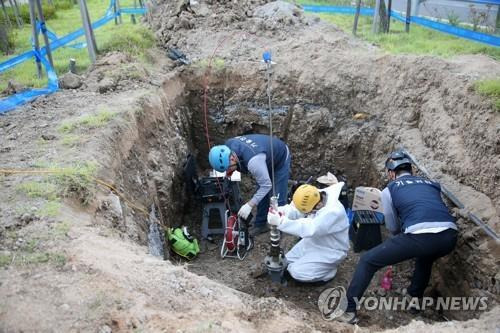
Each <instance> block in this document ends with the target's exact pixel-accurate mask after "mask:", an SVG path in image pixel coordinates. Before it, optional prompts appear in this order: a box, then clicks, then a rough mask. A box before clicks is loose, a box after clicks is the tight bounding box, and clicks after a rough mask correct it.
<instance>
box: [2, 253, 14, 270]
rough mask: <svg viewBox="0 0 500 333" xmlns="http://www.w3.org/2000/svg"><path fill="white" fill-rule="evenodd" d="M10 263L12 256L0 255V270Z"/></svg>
mask: <svg viewBox="0 0 500 333" xmlns="http://www.w3.org/2000/svg"><path fill="white" fill-rule="evenodd" d="M11 262H12V255H10V254H3V253H0V268H2V267H7V266H9V265H10V263H11Z"/></svg>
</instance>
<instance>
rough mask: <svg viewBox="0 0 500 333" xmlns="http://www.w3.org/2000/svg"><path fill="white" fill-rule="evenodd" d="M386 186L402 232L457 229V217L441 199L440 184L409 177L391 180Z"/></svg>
mask: <svg viewBox="0 0 500 333" xmlns="http://www.w3.org/2000/svg"><path fill="white" fill-rule="evenodd" d="M387 187H388V189H389V192H390V194H391V199H392V204H393V206H394V208H395V210H396V211H397V213H398V216H399V219H400V221H401V230H402V231H403V232H405V233H411V232H413V231H416V230H420V229H424V228H429V227H454V222H455V218H454V217H453V216H451V215H450V213H449V212H448V208H447V207H446V205H445V204H444V202H443V200H442V199H441V186H440V185H439V183H436V182H434V181H431V180H428V179H425V178H421V177H417V176H413V175H409V174H407V175H403V176H400V177H398V178H396V179H395V180H393V181H391V182H390V183H389V184H388V185H387Z"/></svg>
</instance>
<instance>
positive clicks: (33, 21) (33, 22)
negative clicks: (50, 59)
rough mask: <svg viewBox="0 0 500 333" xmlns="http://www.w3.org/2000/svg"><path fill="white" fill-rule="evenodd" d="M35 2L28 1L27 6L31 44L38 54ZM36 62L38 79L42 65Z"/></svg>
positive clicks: (38, 61)
mask: <svg viewBox="0 0 500 333" xmlns="http://www.w3.org/2000/svg"><path fill="white" fill-rule="evenodd" d="M34 1H35V0H29V2H28V5H29V8H30V22H31V34H32V36H33V43H34V44H35V45H34V47H35V51H36V52H38V53H39V52H40V41H39V40H38V31H37V29H36V22H37V21H36V13H35V3H34ZM35 62H36V70H37V73H38V78H39V79H40V78H41V77H42V64H41V63H40V59H39V58H38V57H35Z"/></svg>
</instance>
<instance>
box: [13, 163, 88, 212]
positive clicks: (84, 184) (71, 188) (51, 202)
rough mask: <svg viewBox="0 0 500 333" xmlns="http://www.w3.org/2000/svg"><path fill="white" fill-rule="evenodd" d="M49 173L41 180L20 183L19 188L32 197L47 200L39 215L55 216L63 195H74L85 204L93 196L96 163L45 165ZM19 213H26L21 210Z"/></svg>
mask: <svg viewBox="0 0 500 333" xmlns="http://www.w3.org/2000/svg"><path fill="white" fill-rule="evenodd" d="M43 168H44V169H48V170H47V171H49V172H48V175H47V176H45V177H43V179H42V180H40V181H29V182H25V183H22V184H20V185H19V186H18V187H17V190H18V191H20V192H23V193H25V194H26V195H27V196H29V197H31V198H42V199H45V200H46V202H45V203H44V205H43V206H42V207H41V208H40V209H39V211H38V212H37V215H38V216H49V217H55V216H57V215H58V214H59V210H60V208H61V203H60V200H61V198H63V197H69V196H73V197H76V198H77V199H79V200H80V201H81V202H82V203H83V204H88V202H89V201H90V199H91V198H92V193H93V192H94V188H95V186H96V184H95V178H94V177H95V173H96V171H97V164H96V163H89V162H87V163H83V164H76V165H71V166H66V167H58V166H49V167H46V166H43ZM18 213H20V214H21V213H24V211H19V212H18Z"/></svg>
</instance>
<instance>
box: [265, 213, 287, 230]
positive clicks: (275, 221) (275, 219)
mask: <svg viewBox="0 0 500 333" xmlns="http://www.w3.org/2000/svg"><path fill="white" fill-rule="evenodd" d="M284 219H285V217H284V216H283V215H281V214H280V213H279V212H277V211H273V210H269V213H267V223H269V225H274V226H279V225H280V224H281V223H283V220H284Z"/></svg>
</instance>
